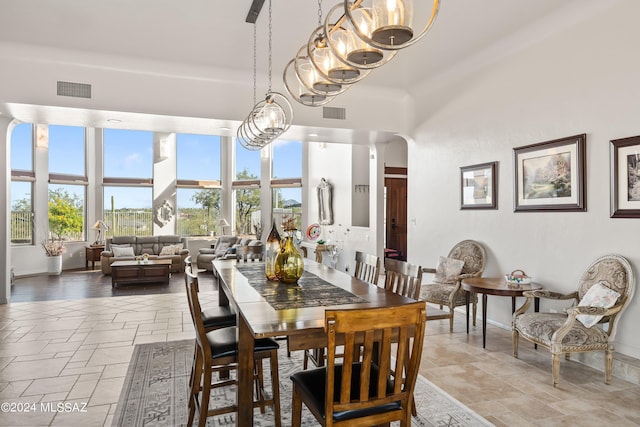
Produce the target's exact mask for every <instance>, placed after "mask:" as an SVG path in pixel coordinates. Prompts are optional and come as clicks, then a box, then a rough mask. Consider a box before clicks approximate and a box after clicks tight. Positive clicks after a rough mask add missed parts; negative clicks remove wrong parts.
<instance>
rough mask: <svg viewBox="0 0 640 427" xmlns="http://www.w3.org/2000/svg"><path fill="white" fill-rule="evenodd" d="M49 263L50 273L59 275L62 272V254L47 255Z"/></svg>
mask: <svg viewBox="0 0 640 427" xmlns="http://www.w3.org/2000/svg"><path fill="white" fill-rule="evenodd" d="M47 262H48V263H49V264H48V266H49V270H48V271H49V275H50V276H51V275H59V274H60V273H62V255H56V256H50V257H47Z"/></svg>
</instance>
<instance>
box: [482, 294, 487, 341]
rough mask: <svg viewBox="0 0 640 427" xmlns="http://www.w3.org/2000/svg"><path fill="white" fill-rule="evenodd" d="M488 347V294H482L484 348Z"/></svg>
mask: <svg viewBox="0 0 640 427" xmlns="http://www.w3.org/2000/svg"><path fill="white" fill-rule="evenodd" d="M486 347H487V294H482V348H486Z"/></svg>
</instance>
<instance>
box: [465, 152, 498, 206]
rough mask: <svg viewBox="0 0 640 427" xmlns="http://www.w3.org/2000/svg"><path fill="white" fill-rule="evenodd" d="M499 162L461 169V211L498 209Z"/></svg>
mask: <svg viewBox="0 0 640 427" xmlns="http://www.w3.org/2000/svg"><path fill="white" fill-rule="evenodd" d="M497 167H498V162H490V163H482V164H479V165H472V166H464V167H461V168H460V209H498V197H497V192H498V185H497V182H498V178H497V175H496V171H497Z"/></svg>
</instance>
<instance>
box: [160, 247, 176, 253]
mask: <svg viewBox="0 0 640 427" xmlns="http://www.w3.org/2000/svg"><path fill="white" fill-rule="evenodd" d="M175 253H176V248H175V247H174V246H173V245H167V246H163V247H162V249H161V250H160V255H175Z"/></svg>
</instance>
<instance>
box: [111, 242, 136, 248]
mask: <svg viewBox="0 0 640 427" xmlns="http://www.w3.org/2000/svg"><path fill="white" fill-rule="evenodd" d="M130 247H131V245H130V244H128V243H124V244H121V245H116V244H114V243H112V244H110V245H109V249H113V248H130Z"/></svg>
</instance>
